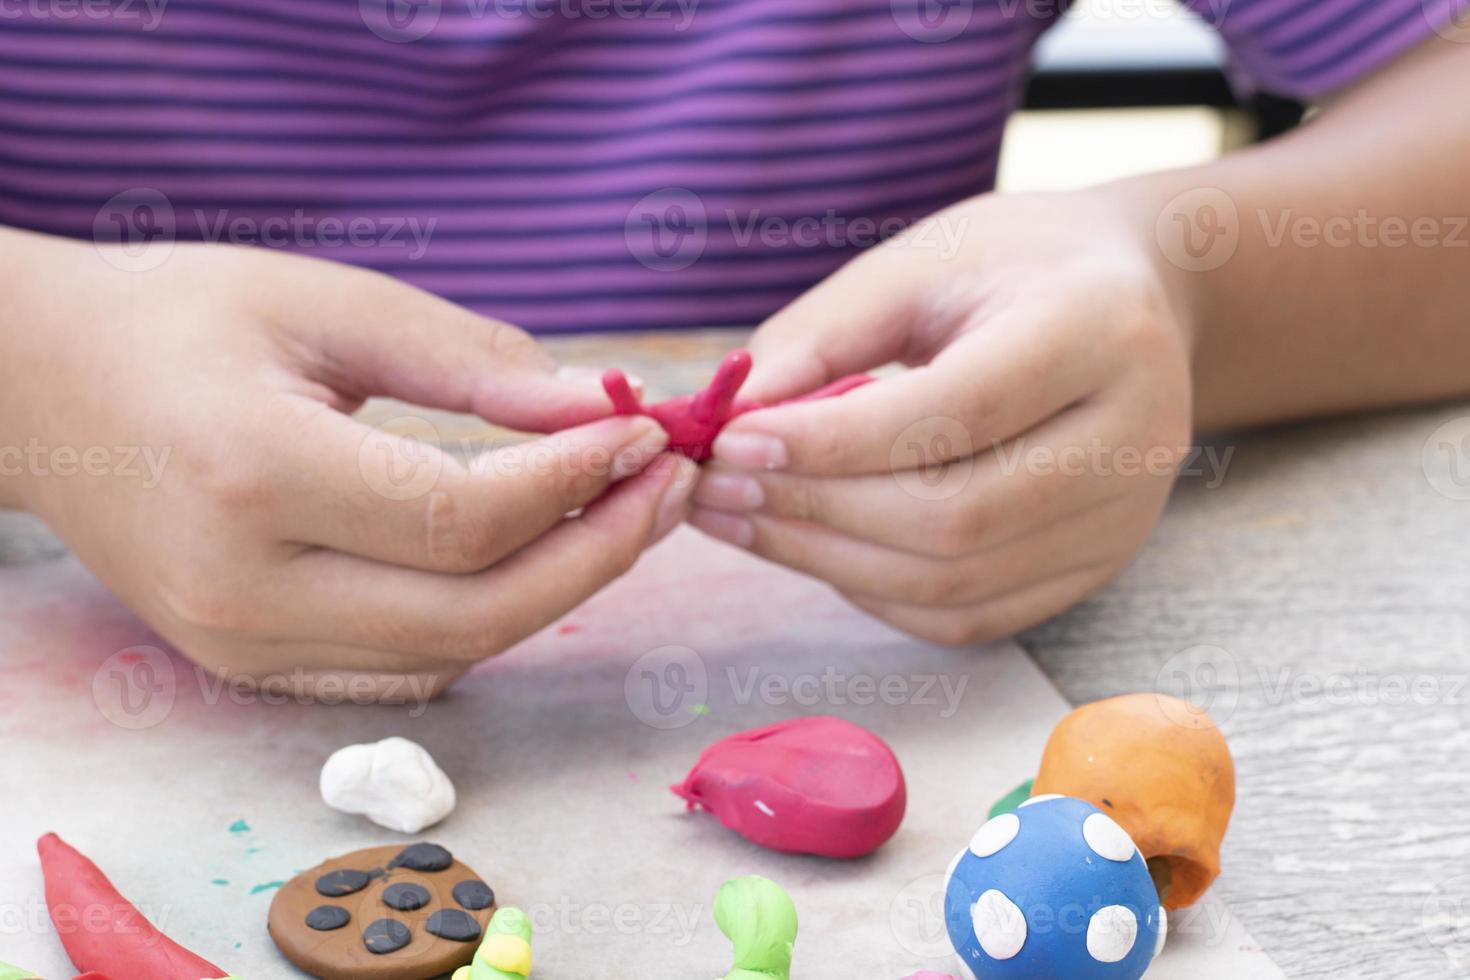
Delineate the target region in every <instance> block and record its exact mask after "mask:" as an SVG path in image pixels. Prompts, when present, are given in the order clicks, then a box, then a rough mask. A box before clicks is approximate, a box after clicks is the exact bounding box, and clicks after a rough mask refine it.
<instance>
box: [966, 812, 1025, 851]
mask: <svg viewBox="0 0 1470 980" xmlns="http://www.w3.org/2000/svg"><path fill="white" fill-rule="evenodd" d="M1020 832H1021V818H1020V817H1018V816H1016V815H1015V814H1014V813H1002V814H1001V815H1000V816H998V817H996V818H995V819H994V820H991V821H990V822H989V823H987V824H986V825H985V826H983V827H981V828H980V829H979V830H977V831H975V836H974V838H973V839H971V841H970V853H971V854H973V855H975V856H976V857H982V858H988V857H990V856H991V855H992V854H995V853H997V852H999V851H1001V850H1003V849H1004V848H1005V847H1006V845H1008V844H1009V843H1010V842H1011V841H1013V840H1015V839H1016V835H1017V834H1019V833H1020Z"/></svg>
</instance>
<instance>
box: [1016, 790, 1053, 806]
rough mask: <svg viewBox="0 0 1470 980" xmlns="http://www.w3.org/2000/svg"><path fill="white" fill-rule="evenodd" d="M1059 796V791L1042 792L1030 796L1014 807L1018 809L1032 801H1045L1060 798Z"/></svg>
mask: <svg viewBox="0 0 1470 980" xmlns="http://www.w3.org/2000/svg"><path fill="white" fill-rule="evenodd" d="M1061 798H1062V794H1061V793H1042V794H1041V795H1040V796H1033V797H1031V799H1029V800H1027V801H1026V802H1025V803H1022V804H1021V806H1019V807H1017V808H1016V809H1018V810H1019V809H1021V808H1022V807H1028V806H1030V805H1031V804H1033V803H1045V802H1046V801H1047V800H1060V799H1061Z"/></svg>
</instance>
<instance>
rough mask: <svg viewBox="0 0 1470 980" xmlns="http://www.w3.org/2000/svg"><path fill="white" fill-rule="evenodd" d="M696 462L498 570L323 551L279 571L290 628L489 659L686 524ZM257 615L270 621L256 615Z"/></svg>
mask: <svg viewBox="0 0 1470 980" xmlns="http://www.w3.org/2000/svg"><path fill="white" fill-rule="evenodd" d="M693 470H694V463H693V462H691V461H690V460H688V459H685V458H684V457H682V456H671V455H665V456H662V457H660V458H659V460H658V461H657V462H656V463H654V464H653V465H652V466H650V467H649V468H648V469H647V470H645V471H643V472H642V473H640V474H639V475H637V476H635V477H632V478H630V479H627V480H625V481H623V482H622V483H619V484H618V485H617V486H615V487H614V488H613V489H612V490H610V491H608V493H606V494H605V495H604V496H603V497H602V498H600V499H599V500H597V501H596V502H595V503H593V504H591V505H590V506H588V507H587V509H586V510H585V511H584V512H583V513H582V515H581V516H580V517H575V518H569V519H567V520H564V521H562V522H561V523H560V524H559V525H558V526H557V527H555V528H554V529H553V530H551V531H549V532H547V533H546V534H545V535H543V536H542V537H540V538H539V539H537V540H536V541H534V542H533V543H531V544H529V545H527V546H526V547H524V548H522V549H521V550H520V551H518V552H516V553H515V554H513V555H511V556H510V557H509V558H507V559H505V560H504V561H502V562H500V563H499V564H497V565H496V566H494V567H493V568H491V569H489V570H488V571H484V572H479V573H477V574H474V575H442V574H435V573H432V572H423V571H418V570H413V569H404V568H396V567H393V566H390V565H382V564H379V563H376V562H371V561H366V560H364V559H362V558H358V557H355V556H352V555H344V554H341V553H339V552H333V551H312V552H308V553H306V554H303V555H301V556H299V557H298V558H297V559H296V560H295V561H292V562H290V563H289V564H288V565H287V566H286V567H285V568H284V569H283V570H282V571H281V572H280V573H278V574H277V575H275V576H274V577H273V579H272V589H271V594H270V597H269V608H270V609H271V617H270V618H271V619H272V620H274V621H275V629H276V630H277V632H278V633H284V634H286V635H291V636H299V637H302V638H305V639H311V640H317V641H321V642H329V643H334V644H346V645H352V646H366V647H373V648H384V649H389V650H394V651H398V652H403V653H412V654H419V655H424V656H428V657H435V658H440V659H443V658H449V659H456V660H478V659H481V658H483V657H487V656H490V655H492V654H495V653H499V652H500V651H502V650H504V649H505V648H507V647H509V646H511V645H513V644H514V643H516V642H518V641H520V640H522V639H524V638H525V637H527V636H529V635H530V634H532V633H534V632H536V631H537V630H539V629H540V628H541V627H543V626H545V625H546V624H548V623H550V622H552V621H553V620H555V619H557V618H558V617H560V616H561V615H563V614H564V613H566V612H567V611H568V610H570V609H571V608H573V607H574V606H576V605H578V604H579V603H581V602H582V601H583V600H584V599H586V598H587V597H589V596H591V595H592V594H593V593H595V592H597V591H598V590H600V589H601V588H602V587H603V586H605V585H606V584H607V583H609V582H610V581H612V580H613V579H615V578H617V577H618V576H619V575H621V574H622V573H623V572H625V571H627V570H628V569H629V568H630V567H632V565H633V564H634V562H635V561H637V559H638V556H639V555H640V554H641V553H642V552H643V550H644V548H645V547H647V545H648V544H649V543H650V542H652V541H653V540H656V539H657V538H658V537H659V536H660V535H661V534H663V533H666V532H667V531H668V529H670V528H672V527H673V526H674V525H676V524H678V523H679V522H680V521H681V520H682V519H683V517H684V515H685V512H686V507H685V505H686V501H687V498H688V495H689V493H690V491H691V490H692V488H693ZM248 625H252V626H254V625H264V624H263V623H262V624H248Z"/></svg>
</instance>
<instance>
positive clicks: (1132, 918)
mask: <svg viewBox="0 0 1470 980" xmlns="http://www.w3.org/2000/svg"><path fill="white" fill-rule="evenodd" d="M1137 941H1138V916H1136V915H1134V914H1133V912H1132V910H1131V909H1126V908H1124V907H1123V906H1121V905H1109V906H1107V907H1106V908H1101V909H1098V910H1097V912H1096V913H1095V914H1094V915H1093V916H1092V921H1091V922H1089V923H1087V951H1088V952H1089V953H1091V954H1092V958H1093V959H1095V960H1097V961H1098V962H1099V963H1116V962H1118V961H1119V960H1121V959H1123V957H1125V956H1127V955H1128V954H1129V953H1131V952H1132V951H1133V944H1134V943H1136V942H1137Z"/></svg>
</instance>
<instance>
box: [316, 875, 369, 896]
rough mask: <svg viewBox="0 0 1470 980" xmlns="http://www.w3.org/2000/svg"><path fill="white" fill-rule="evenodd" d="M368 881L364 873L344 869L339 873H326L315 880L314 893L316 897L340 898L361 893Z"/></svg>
mask: <svg viewBox="0 0 1470 980" xmlns="http://www.w3.org/2000/svg"><path fill="white" fill-rule="evenodd" d="M370 880H371V879H370V878H369V877H368V874H367V872H366V871H352V870H350V869H345V868H344V869H343V870H341V871H328V872H327V873H326V874H324V875H322V876H321V877H320V878H318V879H317V880H316V891H317V894H318V895H325V896H327V897H328V898H341V897H342V896H343V895H351V894H352V893H353V892H360V891H362V890H363V889H364V888H366V887H367V886H368V882H369V881H370Z"/></svg>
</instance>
